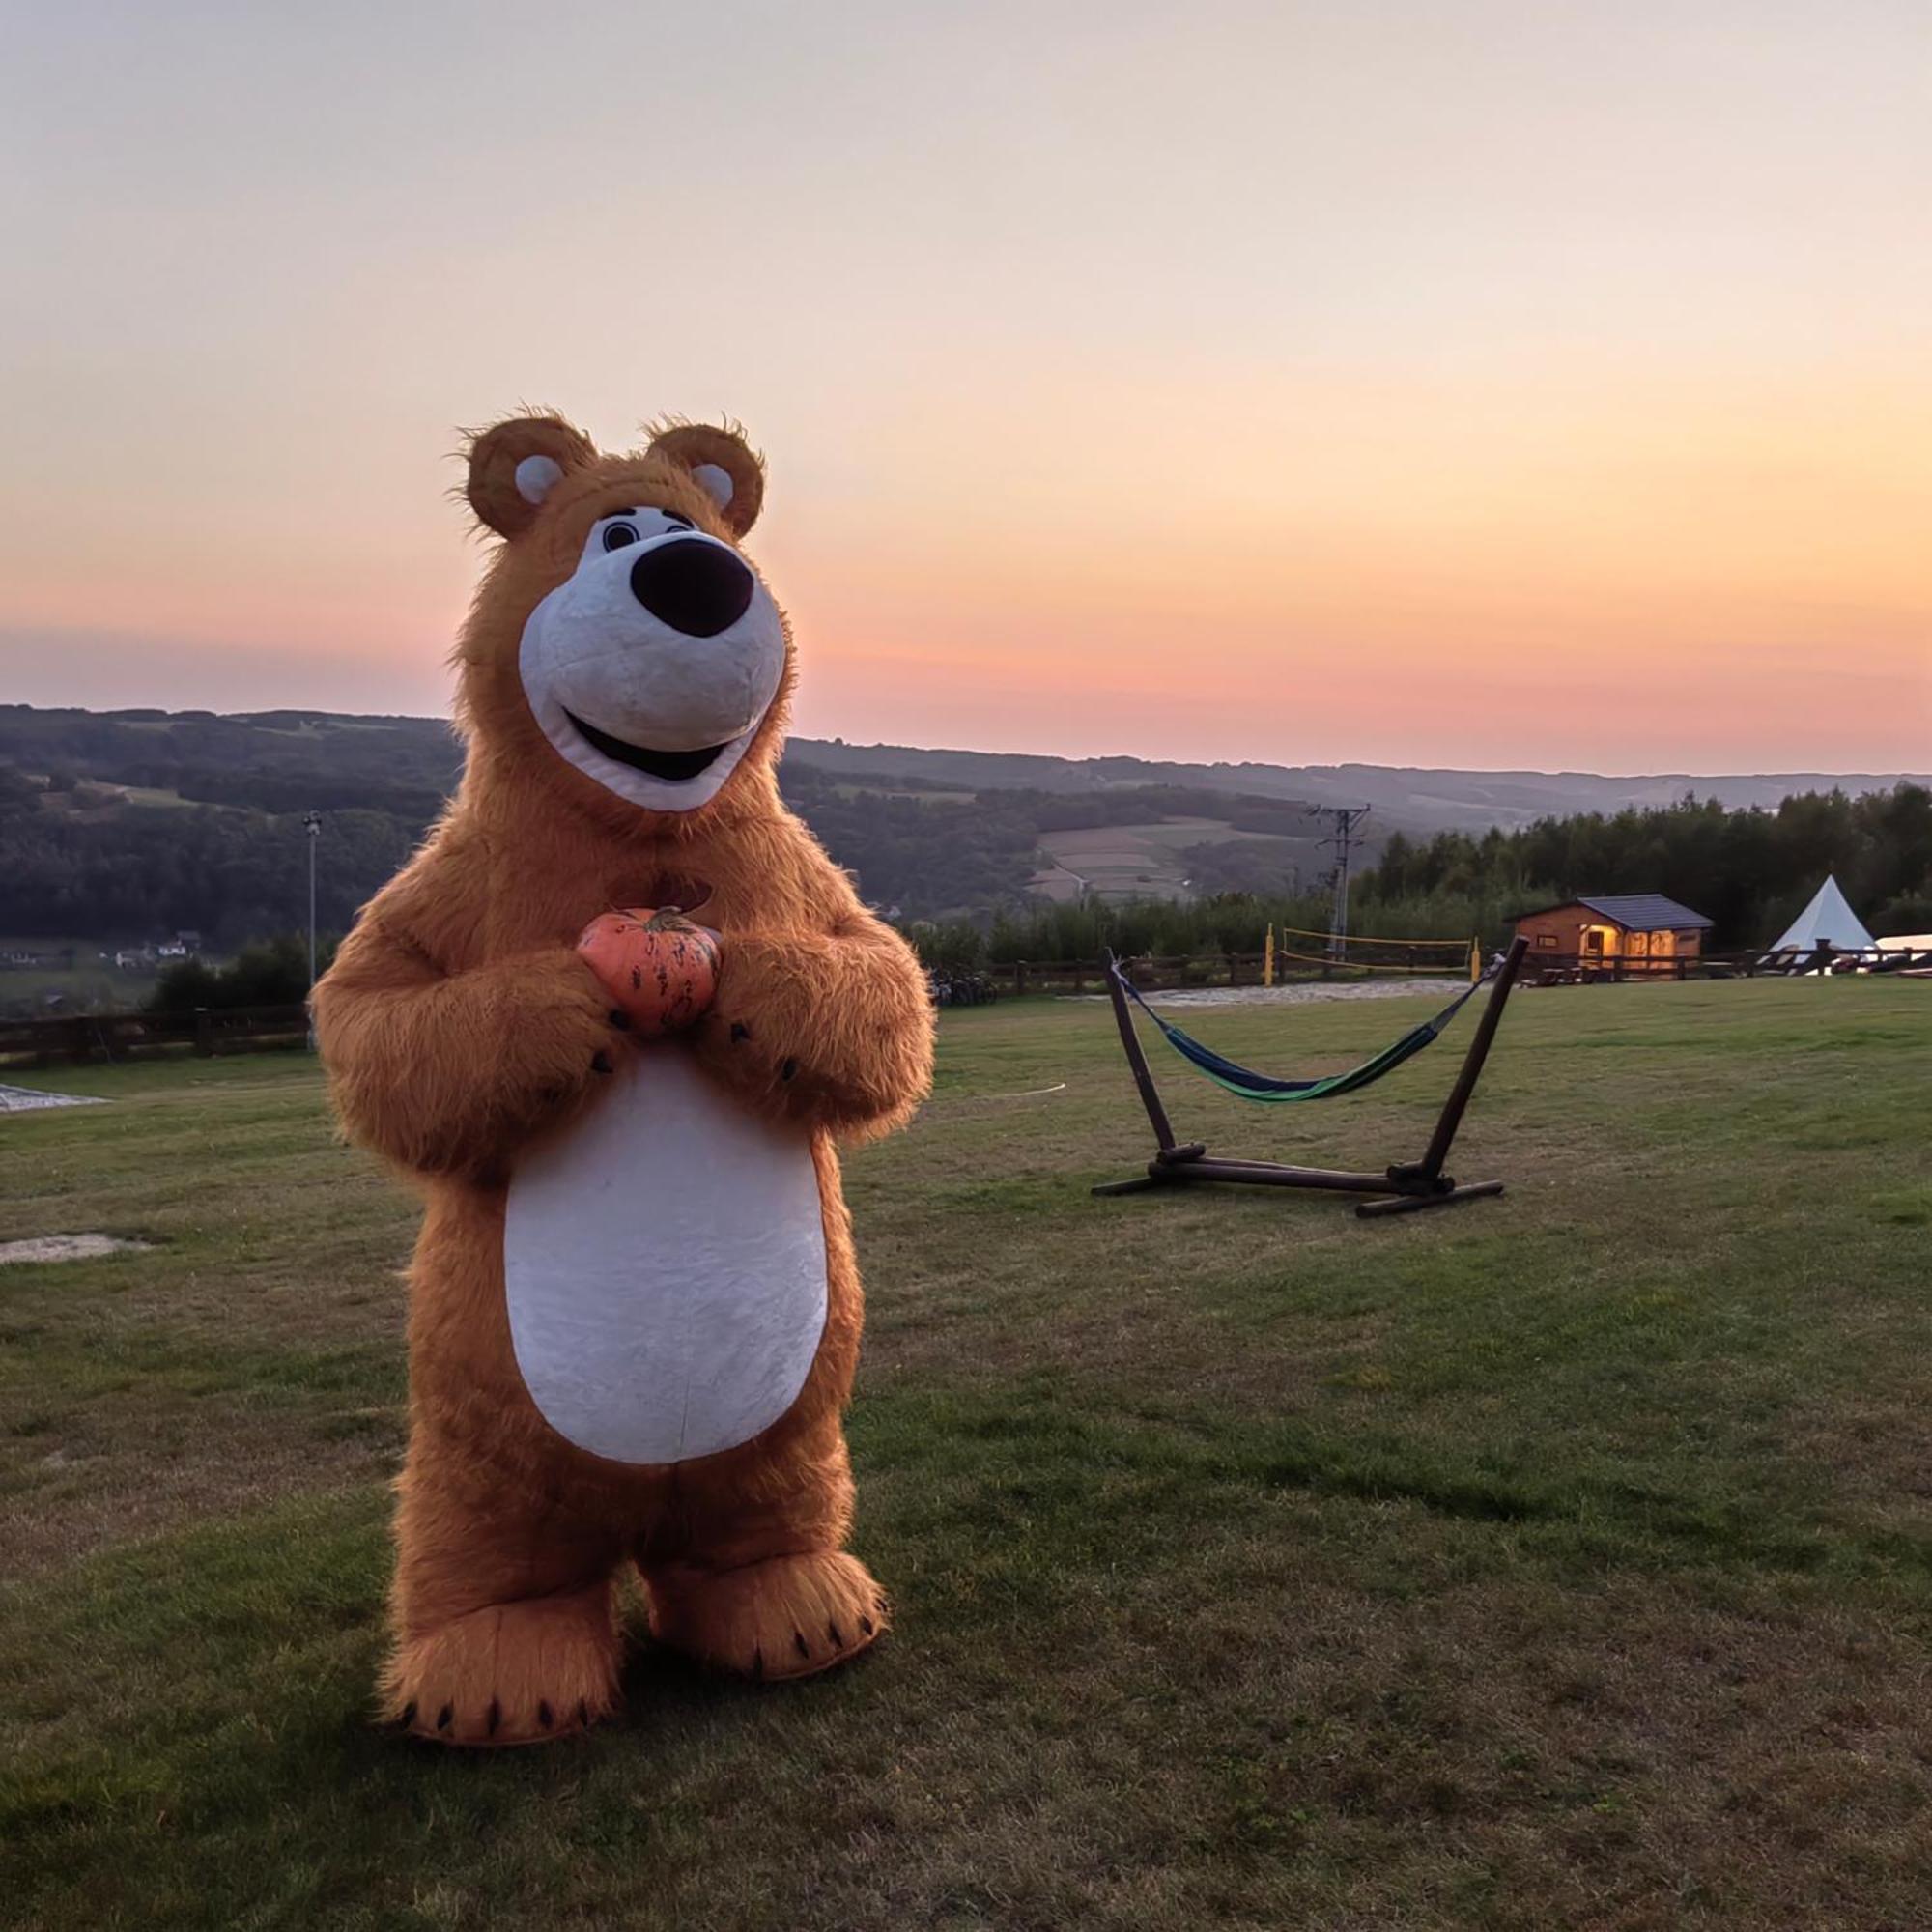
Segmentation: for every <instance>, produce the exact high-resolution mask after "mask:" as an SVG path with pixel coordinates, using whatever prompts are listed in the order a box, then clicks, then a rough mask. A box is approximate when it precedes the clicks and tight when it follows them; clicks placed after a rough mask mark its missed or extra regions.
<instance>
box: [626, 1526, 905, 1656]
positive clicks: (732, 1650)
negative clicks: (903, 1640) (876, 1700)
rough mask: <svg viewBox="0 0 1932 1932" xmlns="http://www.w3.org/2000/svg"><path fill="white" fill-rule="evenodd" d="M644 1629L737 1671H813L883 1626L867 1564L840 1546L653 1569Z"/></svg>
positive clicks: (882, 1606)
mask: <svg viewBox="0 0 1932 1932" xmlns="http://www.w3.org/2000/svg"><path fill="white" fill-rule="evenodd" d="M647 1580H648V1581H649V1583H650V1591H651V1631H652V1634H654V1635H655V1636H656V1637H657V1638H658V1640H659V1641H660V1642H661V1643H667V1644H669V1645H670V1646H671V1647H672V1648H673V1649H676V1650H681V1651H684V1652H686V1653H687V1654H688V1655H690V1656H692V1657H695V1658H696V1659H697V1660H698V1661H699V1662H702V1663H708V1664H710V1665H712V1666H713V1667H714V1668H716V1669H720V1670H732V1671H736V1672H738V1673H739V1674H740V1675H741V1676H745V1677H752V1678H760V1679H778V1678H782V1677H810V1676H811V1675H813V1674H814V1673H815V1672H817V1671H820V1670H829V1669H831V1667H832V1666H833V1665H834V1664H835V1663H843V1662H845V1660H846V1659H847V1658H848V1657H856V1656H857V1655H858V1654H859V1652H860V1651H862V1650H865V1649H867V1648H868V1647H869V1646H870V1645H872V1644H873V1643H876V1642H877V1641H878V1639H879V1638H880V1637H881V1636H882V1635H883V1634H885V1630H886V1625H887V1622H888V1612H887V1606H886V1600H885V1597H884V1595H883V1593H882V1592H881V1591H880V1589H879V1586H878V1584H877V1583H875V1582H874V1581H873V1580H872V1576H871V1572H870V1571H868V1570H867V1568H866V1566H865V1565H864V1564H863V1563H861V1562H860V1561H859V1559H858V1558H857V1557H856V1556H847V1555H846V1554H844V1552H843V1551H841V1550H837V1549H820V1550H812V1551H810V1552H809V1553H807V1554H805V1555H802V1556H772V1557H768V1558H766V1560H765V1561H764V1562H762V1563H748V1564H745V1565H744V1566H743V1567H742V1568H741V1569H737V1570H705V1569H702V1568H700V1567H699V1566H697V1565H696V1564H676V1565H672V1566H668V1567H667V1568H666V1569H663V1570H653V1571H652V1572H651V1573H650V1576H649V1577H648V1579H647Z"/></svg>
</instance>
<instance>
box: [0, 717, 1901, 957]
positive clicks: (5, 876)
mask: <svg viewBox="0 0 1932 1932" xmlns="http://www.w3.org/2000/svg"><path fill="white" fill-rule="evenodd" d="M461 762H462V758H461V747H460V746H459V744H458V742H457V740H456V738H455V736H454V735H453V733H452V732H451V730H450V728H449V726H448V725H447V724H446V723H444V722H442V721H441V720H437V719H427V718H401V717H355V716H346V715H343V714H339V713H332V712H310V711H265V712H251V713H241V714H235V715H217V714H215V713H213V712H206V711H185V712H165V711H156V710H134V711H113V712H90V711H81V710H39V709H36V708H34V707H33V706H30V705H0V939H5V938H16V939H17V938H20V937H23V936H26V935H34V936H38V937H45V936H50V935H58V936H61V937H63V938H65V939H68V940H72V941H93V942H96V943H99V942H113V943H122V942H129V941H141V940H145V939H152V938H155V937H157V936H165V935H168V934H171V933H173V932H176V931H178V930H182V929H191V930H194V931H197V932H199V933H201V934H203V935H204V936H205V937H206V939H207V940H208V941H209V942H210V944H211V945H213V946H214V947H217V948H227V947H233V946H235V945H239V944H240V943H241V941H243V940H246V939H249V938H253V937H258V936H261V935H263V934H266V933H270V932H275V931H287V930H291V929H294V928H296V927H298V925H300V924H301V923H302V921H303V920H304V918H305V916H306V909H307V888H306V867H307V847H306V841H305V838H304V835H303V833H302V829H301V814H302V813H303V812H305V811H308V810H320V811H322V812H324V813H325V814H327V829H326V832H325V836H324V841H323V844H322V846H321V847H320V848H319V849H320V857H321V860H322V865H321V867H320V894H319V911H320V917H321V923H322V924H323V925H324V927H325V928H326V929H331V930H341V929H342V928H343V927H345V926H346V925H347V924H348V923H349V921H350V920H351V919H352V918H353V917H354V914H355V908H356V907H357V906H358V905H359V904H361V903H362V901H363V900H364V899H366V898H367V897H368V895H370V894H371V893H372V892H374V891H375V889H376V888H377V887H378V886H379V885H380V884H381V883H382V882H383V880H384V878H385V877H387V875H388V874H389V872H390V871H392V870H393V869H394V868H395V867H396V866H397V865H398V864H399V863H400V862H401V860H402V859H403V857H404V856H406V855H407V853H408V852H409V851H410V850H411V848H412V846H413V845H414V843H415V841H416V840H417V839H418V838H420V837H421V836H422V833H423V831H424V829H425V828H426V827H427V825H428V824H429V823H430V821H431V820H432V819H433V818H434V817H435V815H436V813H437V811H438V810H440V807H441V804H442V801H443V799H444V798H445V797H446V796H447V794H448V792H449V790H450V788H451V787H452V786H453V785H454V783H455V781H456V779H457V776H458V773H459V771H460V768H461ZM1899 776H1900V775H1898V774H1874V773H1859V774H1831V773H1764V774H1752V775H1747V776H1737V775H1726V776H1719V777H1709V776H1696V775H1691V774H1663V775H1657V776H1647V777H1641V778H1609V777H1604V776H1600V775H1597V774H1594V773H1580V772H1563V773H1542V772H1462V771H1447V770H1440V771H1437V770H1409V769H1405V768H1401V767H1393V766H1382V765H1326V766H1300V767H1296V766H1286V765H1264V764H1252V763H1244V764H1209V765H1202V764H1179V763H1164V762H1158V761H1153V760H1148V759H1142V758H1128V757H1108V758H1055V757H1040V756H1032V755H1027V754H1022V753H1005V752H962V751H943V750H942V751H929V750H924V749H921V748H919V747H915V746H904V745H863V746H861V745H848V744H845V743H844V742H842V741H841V740H838V739H818V738H794V739H793V740H792V741H791V744H790V746H789V748H788V750H787V753H786V756H785V762H784V766H783V769H782V772H781V781H782V783H783V786H784V790H785V794H786V796H787V798H788V799H789V800H790V801H791V802H792V804H793V806H794V807H795V808H796V809H797V810H799V811H800V813H801V814H802V815H803V816H804V817H805V818H806V820H807V822H808V823H809V824H810V826H811V827H812V829H813V830H814V831H815V832H816V833H817V834H818V836H819V838H821V839H822V840H823V841H824V843H825V845H826V847H827V849H828V850H829V851H830V852H831V854H832V856H833V857H834V858H835V859H836V860H838V863H839V864H840V865H843V866H846V867H850V868H851V869H852V870H853V871H854V872H855V873H856V874H857V876H858V878H859V882H860V886H861V890H862V891H863V892H864V893H865V894H866V895H867V897H868V898H869V899H871V900H872V901H873V902H875V903H878V904H881V905H884V906H887V907H889V908H891V909H893V910H895V911H896V912H897V913H899V914H901V915H903V916H905V917H910V918H925V917H939V916H943V915H949V914H975V915H977V914H983V913H986V912H989V911H992V910H995V909H997V908H999V907H1001V906H1019V905H1023V904H1025V903H1027V902H1028V901H1030V900H1032V901H1036V902H1037V900H1039V899H1042V898H1060V899H1069V898H1077V897H1080V896H1083V895H1100V896H1103V897H1112V898H1123V897H1142V898H1192V897H1199V896H1202V895H1208V894H1213V893H1219V892H1229V891H1254V892H1263V893H1278V892H1283V891H1293V890H1294V889H1296V888H1297V887H1298V888H1301V889H1310V888H1313V887H1314V886H1315V885H1316V884H1317V882H1318V880H1319V879H1320V877H1321V871H1322V868H1323V867H1324V866H1325V865H1326V863H1327V855H1326V854H1325V852H1324V851H1323V850H1322V848H1321V845H1320V843H1319V840H1320V838H1321V834H1322V831H1323V827H1322V825H1321V821H1320V820H1319V819H1316V818H1312V817H1311V816H1310V815H1309V814H1308V810H1307V808H1308V807H1309V806H1311V805H1314V806H1321V805H1339V804H1348V805H1365V804H1366V805H1371V806H1373V807H1374V809H1375V810H1374V815H1373V816H1372V818H1371V819H1370V820H1369V821H1368V823H1367V825H1366V826H1365V827H1364V830H1365V831H1366V832H1367V833H1368V834H1369V837H1368V838H1367V840H1366V841H1365V849H1364V851H1363V853H1362V857H1363V859H1364V861H1368V860H1371V859H1372V858H1373V857H1374V854H1375V849H1376V847H1377V846H1378V844H1379V842H1380V841H1381V840H1382V839H1383V838H1386V837H1387V836H1388V835H1389V834H1391V833H1393V832H1398V831H1400V832H1403V833H1405V834H1406V835H1408V836H1409V837H1410V838H1414V837H1416V836H1419V835H1420V836H1426V835H1430V834H1434V833H1436V832H1443V831H1458V832H1472V833H1479V832H1483V831H1486V830H1487V829H1489V828H1490V827H1492V826H1499V827H1501V828H1503V829H1504V830H1505V831H1509V830H1515V829H1517V828H1520V827H1521V826H1525V825H1527V824H1529V823H1531V822H1532V821H1534V820H1537V819H1540V818H1546V817H1560V816H1566V815H1569V814H1571V813H1575V812H1581V811H1615V810H1620V809H1622V808H1624V807H1626V806H1631V805H1662V804H1668V803H1670V802H1672V801H1674V800H1676V799H1679V798H1681V797H1682V796H1683V795H1684V794H1685V793H1687V792H1692V791H1694V792H1695V793H1696V794H1697V795H1698V796H1699V797H1702V798H1712V799H1717V800H1719V801H1720V802H1722V803H1724V804H1727V805H1731V806H1744V805H1761V806H1774V805H1776V803H1777V802H1778V800H1780V799H1782V798H1784V797H1786V796H1788V795H1790V794H1792V793H1794V792H1804V791H1822V790H1830V789H1832V788H1833V787H1841V788H1843V789H1845V790H1847V791H1852V792H1864V791H1874V790H1881V789H1889V787H1890V786H1891V785H1892V784H1893V783H1894V782H1895V781H1896V779H1897V778H1898V777H1899ZM1921 782H1925V781H1924V780H1922V779H1921Z"/></svg>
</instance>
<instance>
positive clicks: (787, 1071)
mask: <svg viewBox="0 0 1932 1932" xmlns="http://www.w3.org/2000/svg"><path fill="white" fill-rule="evenodd" d="M797 1071H798V1062H797V1061H795V1060H787V1061H786V1062H785V1063H784V1065H782V1066H781V1067H780V1068H779V1078H780V1079H781V1080H789V1079H790V1078H791V1077H792V1076H793V1075H794V1074H795V1073H796V1072H797Z"/></svg>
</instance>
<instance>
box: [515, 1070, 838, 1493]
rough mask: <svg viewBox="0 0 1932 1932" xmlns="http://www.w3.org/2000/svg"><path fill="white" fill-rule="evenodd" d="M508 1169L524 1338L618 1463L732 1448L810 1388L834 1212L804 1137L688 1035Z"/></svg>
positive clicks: (531, 1359)
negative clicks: (716, 1066)
mask: <svg viewBox="0 0 1932 1932" xmlns="http://www.w3.org/2000/svg"><path fill="white" fill-rule="evenodd" d="M626 1058H627V1060H628V1063H629V1064H628V1065H622V1066H620V1068H619V1070H618V1072H617V1073H615V1074H613V1075H612V1076H611V1084H610V1090H609V1091H608V1092H607V1093H606V1094H604V1095H603V1096H602V1098H601V1099H600V1100H599V1101H598V1102H597V1104H596V1105H595V1106H594V1107H592V1108H591V1110H590V1112H589V1113H588V1114H586V1115H585V1116H584V1118H583V1119H582V1121H580V1122H578V1123H577V1124H576V1125H575V1126H573V1127H572V1128H571V1129H570V1130H569V1131H568V1132H567V1133H564V1134H560V1135H558V1136H557V1137H556V1138H555V1139H554V1140H553V1141H549V1142H546V1143H545V1144H544V1145H543V1146H541V1147H540V1148H538V1149H537V1150H535V1151H533V1152H532V1153H530V1154H529V1155H528V1156H527V1157H526V1159H525V1160H524V1161H523V1162H522V1163H521V1164H520V1165H519V1166H518V1168H517V1171H516V1173H515V1175H514V1176H513V1177H512V1179H511V1182H510V1193H509V1201H508V1205H507V1208H506V1209H505V1215H504V1222H503V1278H504V1283H505V1286H506V1289H507V1293H508V1296H509V1309H510V1338H511V1342H512V1345H513V1346H514V1348H515V1350H516V1356H517V1367H518V1368H519V1370H520V1371H521V1372H522V1374H523V1378H524V1382H525V1385H526V1387H527V1388H528V1390H529V1392H530V1397H531V1400H532V1401H534V1402H535V1404H536V1406H537V1407H538V1408H539V1409H541V1410H542V1411H543V1415H544V1419H545V1420H546V1421H547V1422H548V1423H549V1424H550V1426H551V1427H552V1428H553V1429H554V1430H555V1431H556V1432H557V1434H558V1435H562V1436H563V1437H565V1438H566V1439H567V1440H568V1441H571V1442H574V1443H575V1444H576V1445H577V1446H578V1447H579V1448H580V1449H587V1450H589V1451H590V1452H591V1453H592V1454H593V1455H597V1456H605V1457H609V1458H610V1459H611V1460H612V1461H613V1462H619V1463H677V1462H685V1461H689V1460H690V1459H691V1458H693V1457H696V1456H709V1455H713V1454H715V1453H716V1452H717V1451H719V1450H721V1449H730V1448H734V1447H735V1446H736V1445H737V1444H738V1443H740V1442H745V1441H749V1440H750V1439H751V1437H753V1435H757V1434H758V1432H759V1431H760V1430H762V1429H767V1428H769V1427H770V1426H771V1424H773V1423H774V1422H776V1421H777V1420H778V1419H779V1417H780V1416H781V1415H782V1414H783V1413H784V1412H785V1410H786V1409H788V1408H789V1407H790V1406H792V1404H793V1403H794V1402H796V1401H797V1399H798V1393H799V1391H800V1389H802V1388H803V1387H804V1386H805V1378H806V1376H807V1375H808V1373H809V1372H810V1368H811V1363H812V1358H813V1357H814V1356H815V1355H816V1354H817V1352H818V1344H819V1339H820V1337H821V1336H822V1335H823V1334H824V1331H825V1214H824V1207H823V1204H822V1203H821V1202H820V1200H819V1195H818V1174H817V1170H816V1169H815V1167H814V1166H813V1164H812V1158H811V1147H810V1142H809V1140H807V1138H806V1137H805V1136H804V1135H802V1134H800V1133H798V1132H796V1131H793V1130H786V1129H784V1128H781V1127H775V1126H771V1125H768V1124H767V1123H766V1122H763V1121H760V1120H758V1119H756V1118H755V1117H753V1115H751V1114H749V1113H747V1112H746V1111H745V1110H744V1108H742V1107H740V1106H739V1105H738V1104H737V1103H736V1102H735V1101H734V1100H732V1099H731V1098H730V1096H729V1095H728V1094H725V1093H724V1092H723V1091H722V1090H721V1089H719V1088H718V1087H717V1086H716V1085H715V1084H714V1083H713V1082H711V1081H709V1080H707V1079H706V1078H705V1077H704V1076H703V1075H702V1074H701V1073H700V1072H698V1070H697V1068H696V1065H694V1064H693V1063H692V1060H691V1057H690V1055H689V1054H688V1053H687V1052H685V1051H684V1050H683V1049H682V1048H680V1047H676V1046H659V1047H656V1048H652V1047H649V1046H646V1047H643V1048H642V1049H641V1050H639V1052H637V1053H634V1054H631V1055H628V1056H626Z"/></svg>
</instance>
